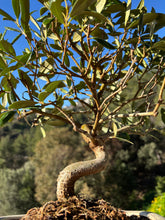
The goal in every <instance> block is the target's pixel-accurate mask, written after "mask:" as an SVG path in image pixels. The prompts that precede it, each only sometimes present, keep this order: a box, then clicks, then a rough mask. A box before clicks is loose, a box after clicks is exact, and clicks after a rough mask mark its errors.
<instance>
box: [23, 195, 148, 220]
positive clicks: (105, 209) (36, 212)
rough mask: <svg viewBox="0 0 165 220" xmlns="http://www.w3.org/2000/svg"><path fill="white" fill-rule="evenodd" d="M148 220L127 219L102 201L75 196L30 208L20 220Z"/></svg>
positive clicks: (118, 210)
mask: <svg viewBox="0 0 165 220" xmlns="http://www.w3.org/2000/svg"><path fill="white" fill-rule="evenodd" d="M55 219H59V220H62V219H63V220H78V219H85V220H106V219H110V220H149V219H148V218H146V217H136V216H131V217H127V216H126V214H125V213H124V212H123V211H121V210H120V209H116V208H114V207H113V206H111V205H110V204H109V203H108V202H106V201H104V200H98V201H87V200H84V199H79V198H77V197H76V196H74V197H71V198H69V199H68V200H63V201H59V200H57V201H50V202H47V203H46V204H45V205H44V206H42V207H41V208H32V209H30V210H29V211H28V212H27V214H26V215H25V216H24V217H23V218H22V219H21V220H55Z"/></svg>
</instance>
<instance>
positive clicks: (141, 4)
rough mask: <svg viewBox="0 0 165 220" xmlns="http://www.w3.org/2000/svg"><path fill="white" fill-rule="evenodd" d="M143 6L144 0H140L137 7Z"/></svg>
mask: <svg viewBox="0 0 165 220" xmlns="http://www.w3.org/2000/svg"><path fill="white" fill-rule="evenodd" d="M143 7H144V0H141V1H140V2H139V4H138V7H137V8H138V9H140V10H141V9H142V8H143Z"/></svg>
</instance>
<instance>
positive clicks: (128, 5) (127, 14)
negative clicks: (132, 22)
mask: <svg viewBox="0 0 165 220" xmlns="http://www.w3.org/2000/svg"><path fill="white" fill-rule="evenodd" d="M131 1H132V0H128V2H127V7H126V12H125V27H126V26H127V22H128V19H129V16H130V12H131Z"/></svg>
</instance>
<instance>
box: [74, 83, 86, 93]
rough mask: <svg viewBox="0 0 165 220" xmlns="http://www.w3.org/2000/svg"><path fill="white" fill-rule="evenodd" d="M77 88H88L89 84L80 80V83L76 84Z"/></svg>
mask: <svg viewBox="0 0 165 220" xmlns="http://www.w3.org/2000/svg"><path fill="white" fill-rule="evenodd" d="M75 88H76V89H77V90H78V91H80V90H81V89H86V88H87V85H86V84H85V82H84V81H80V82H79V84H77V85H76V86H75Z"/></svg>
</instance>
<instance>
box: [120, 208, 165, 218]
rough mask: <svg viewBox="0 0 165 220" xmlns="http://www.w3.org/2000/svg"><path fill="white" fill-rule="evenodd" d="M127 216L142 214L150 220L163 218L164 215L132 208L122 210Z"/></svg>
mask: <svg viewBox="0 0 165 220" xmlns="http://www.w3.org/2000/svg"><path fill="white" fill-rule="evenodd" d="M123 211H124V212H125V213H126V215H127V216H132V215H137V216H144V217H147V218H149V219H150V220H165V217H163V216H161V215H159V214H156V213H154V212H147V211H134V210H123Z"/></svg>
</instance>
